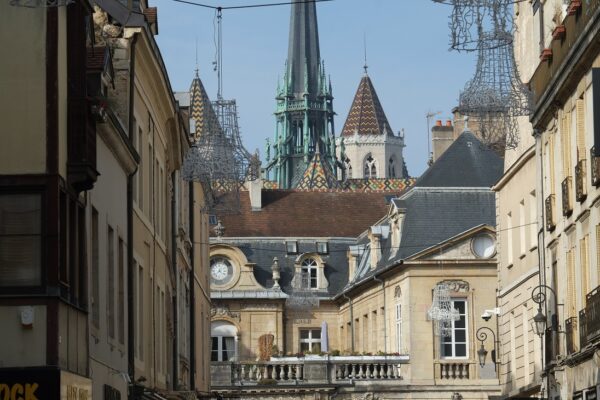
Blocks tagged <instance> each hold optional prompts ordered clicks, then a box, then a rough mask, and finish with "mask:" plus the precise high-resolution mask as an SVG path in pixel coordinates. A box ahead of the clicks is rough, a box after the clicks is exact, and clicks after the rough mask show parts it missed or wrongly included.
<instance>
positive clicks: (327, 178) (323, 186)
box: [296, 150, 341, 190]
mask: <svg viewBox="0 0 600 400" xmlns="http://www.w3.org/2000/svg"><path fill="white" fill-rule="evenodd" d="M296 188H298V189H302V190H328V189H340V188H341V184H340V182H339V181H338V180H337V178H336V176H335V174H334V173H333V170H332V169H331V166H330V165H329V163H328V162H327V160H324V159H323V158H322V157H321V153H320V152H319V151H318V150H317V152H316V153H315V155H314V156H313V158H312V160H311V161H310V163H309V164H308V167H307V168H306V171H304V174H303V175H302V179H300V182H298V185H297V186H296Z"/></svg>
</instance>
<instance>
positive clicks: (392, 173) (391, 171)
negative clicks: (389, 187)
mask: <svg viewBox="0 0 600 400" xmlns="http://www.w3.org/2000/svg"><path fill="white" fill-rule="evenodd" d="M388 177H390V178H395V177H396V160H395V159H394V157H390V160H389V161H388Z"/></svg>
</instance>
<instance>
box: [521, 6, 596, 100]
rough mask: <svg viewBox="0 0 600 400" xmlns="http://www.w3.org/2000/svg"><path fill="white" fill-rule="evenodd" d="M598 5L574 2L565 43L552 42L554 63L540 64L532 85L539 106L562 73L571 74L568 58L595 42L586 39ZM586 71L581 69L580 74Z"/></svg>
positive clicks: (567, 25)
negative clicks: (585, 45) (565, 67)
mask: <svg viewBox="0 0 600 400" xmlns="http://www.w3.org/2000/svg"><path fill="white" fill-rule="evenodd" d="M582 3H583V4H582ZM599 4H600V0H588V1H585V2H582V1H580V0H571V5H570V7H569V15H568V16H567V17H566V18H565V19H564V21H562V23H561V24H562V25H564V27H565V38H564V39H563V40H553V41H552V43H550V45H549V46H550V47H549V50H551V51H552V61H550V62H540V64H539V65H538V67H537V69H536V71H535V73H534V74H533V76H532V78H531V80H530V82H529V85H530V88H531V90H532V91H533V101H534V104H535V105H536V106H537V105H539V104H540V101H541V100H542V98H543V97H544V95H545V94H546V92H547V90H548V88H549V87H550V86H551V84H552V83H553V81H554V80H555V79H557V78H558V76H559V75H560V74H561V73H565V74H569V73H570V72H569V70H565V71H563V67H564V66H565V65H566V64H567V62H568V61H570V59H569V55H570V54H571V53H572V50H573V49H575V48H577V47H580V45H581V43H582V42H584V41H587V43H590V44H593V43H594V40H592V39H591V38H586V35H588V34H589V33H590V29H589V25H590V24H591V23H592V22H593V21H594V20H595V17H596V14H597V12H598V8H599V7H598V6H599ZM587 61H589V60H587ZM586 70H587V69H581V71H586ZM570 71H573V67H571V68H570ZM582 73H583V72H582ZM561 95H562V93H561Z"/></svg>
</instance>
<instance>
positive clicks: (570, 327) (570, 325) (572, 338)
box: [565, 317, 579, 355]
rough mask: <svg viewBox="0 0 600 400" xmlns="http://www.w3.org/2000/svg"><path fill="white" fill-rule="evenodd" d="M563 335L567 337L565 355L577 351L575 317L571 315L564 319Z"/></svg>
mask: <svg viewBox="0 0 600 400" xmlns="http://www.w3.org/2000/svg"><path fill="white" fill-rule="evenodd" d="M565 336H566V339H567V355H569V354H573V353H576V352H577V351H579V348H578V345H577V339H578V337H577V317H571V318H569V319H567V320H566V321H565Z"/></svg>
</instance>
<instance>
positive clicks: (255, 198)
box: [248, 177, 263, 211]
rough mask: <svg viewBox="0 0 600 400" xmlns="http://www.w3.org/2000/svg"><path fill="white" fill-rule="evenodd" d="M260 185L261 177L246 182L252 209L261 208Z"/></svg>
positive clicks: (258, 209)
mask: <svg viewBox="0 0 600 400" xmlns="http://www.w3.org/2000/svg"><path fill="white" fill-rule="evenodd" d="M262 187H263V180H262V178H261V177H258V178H256V179H254V180H253V181H249V182H248V196H250V208H251V210H252V211H260V210H261V209H262Z"/></svg>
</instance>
